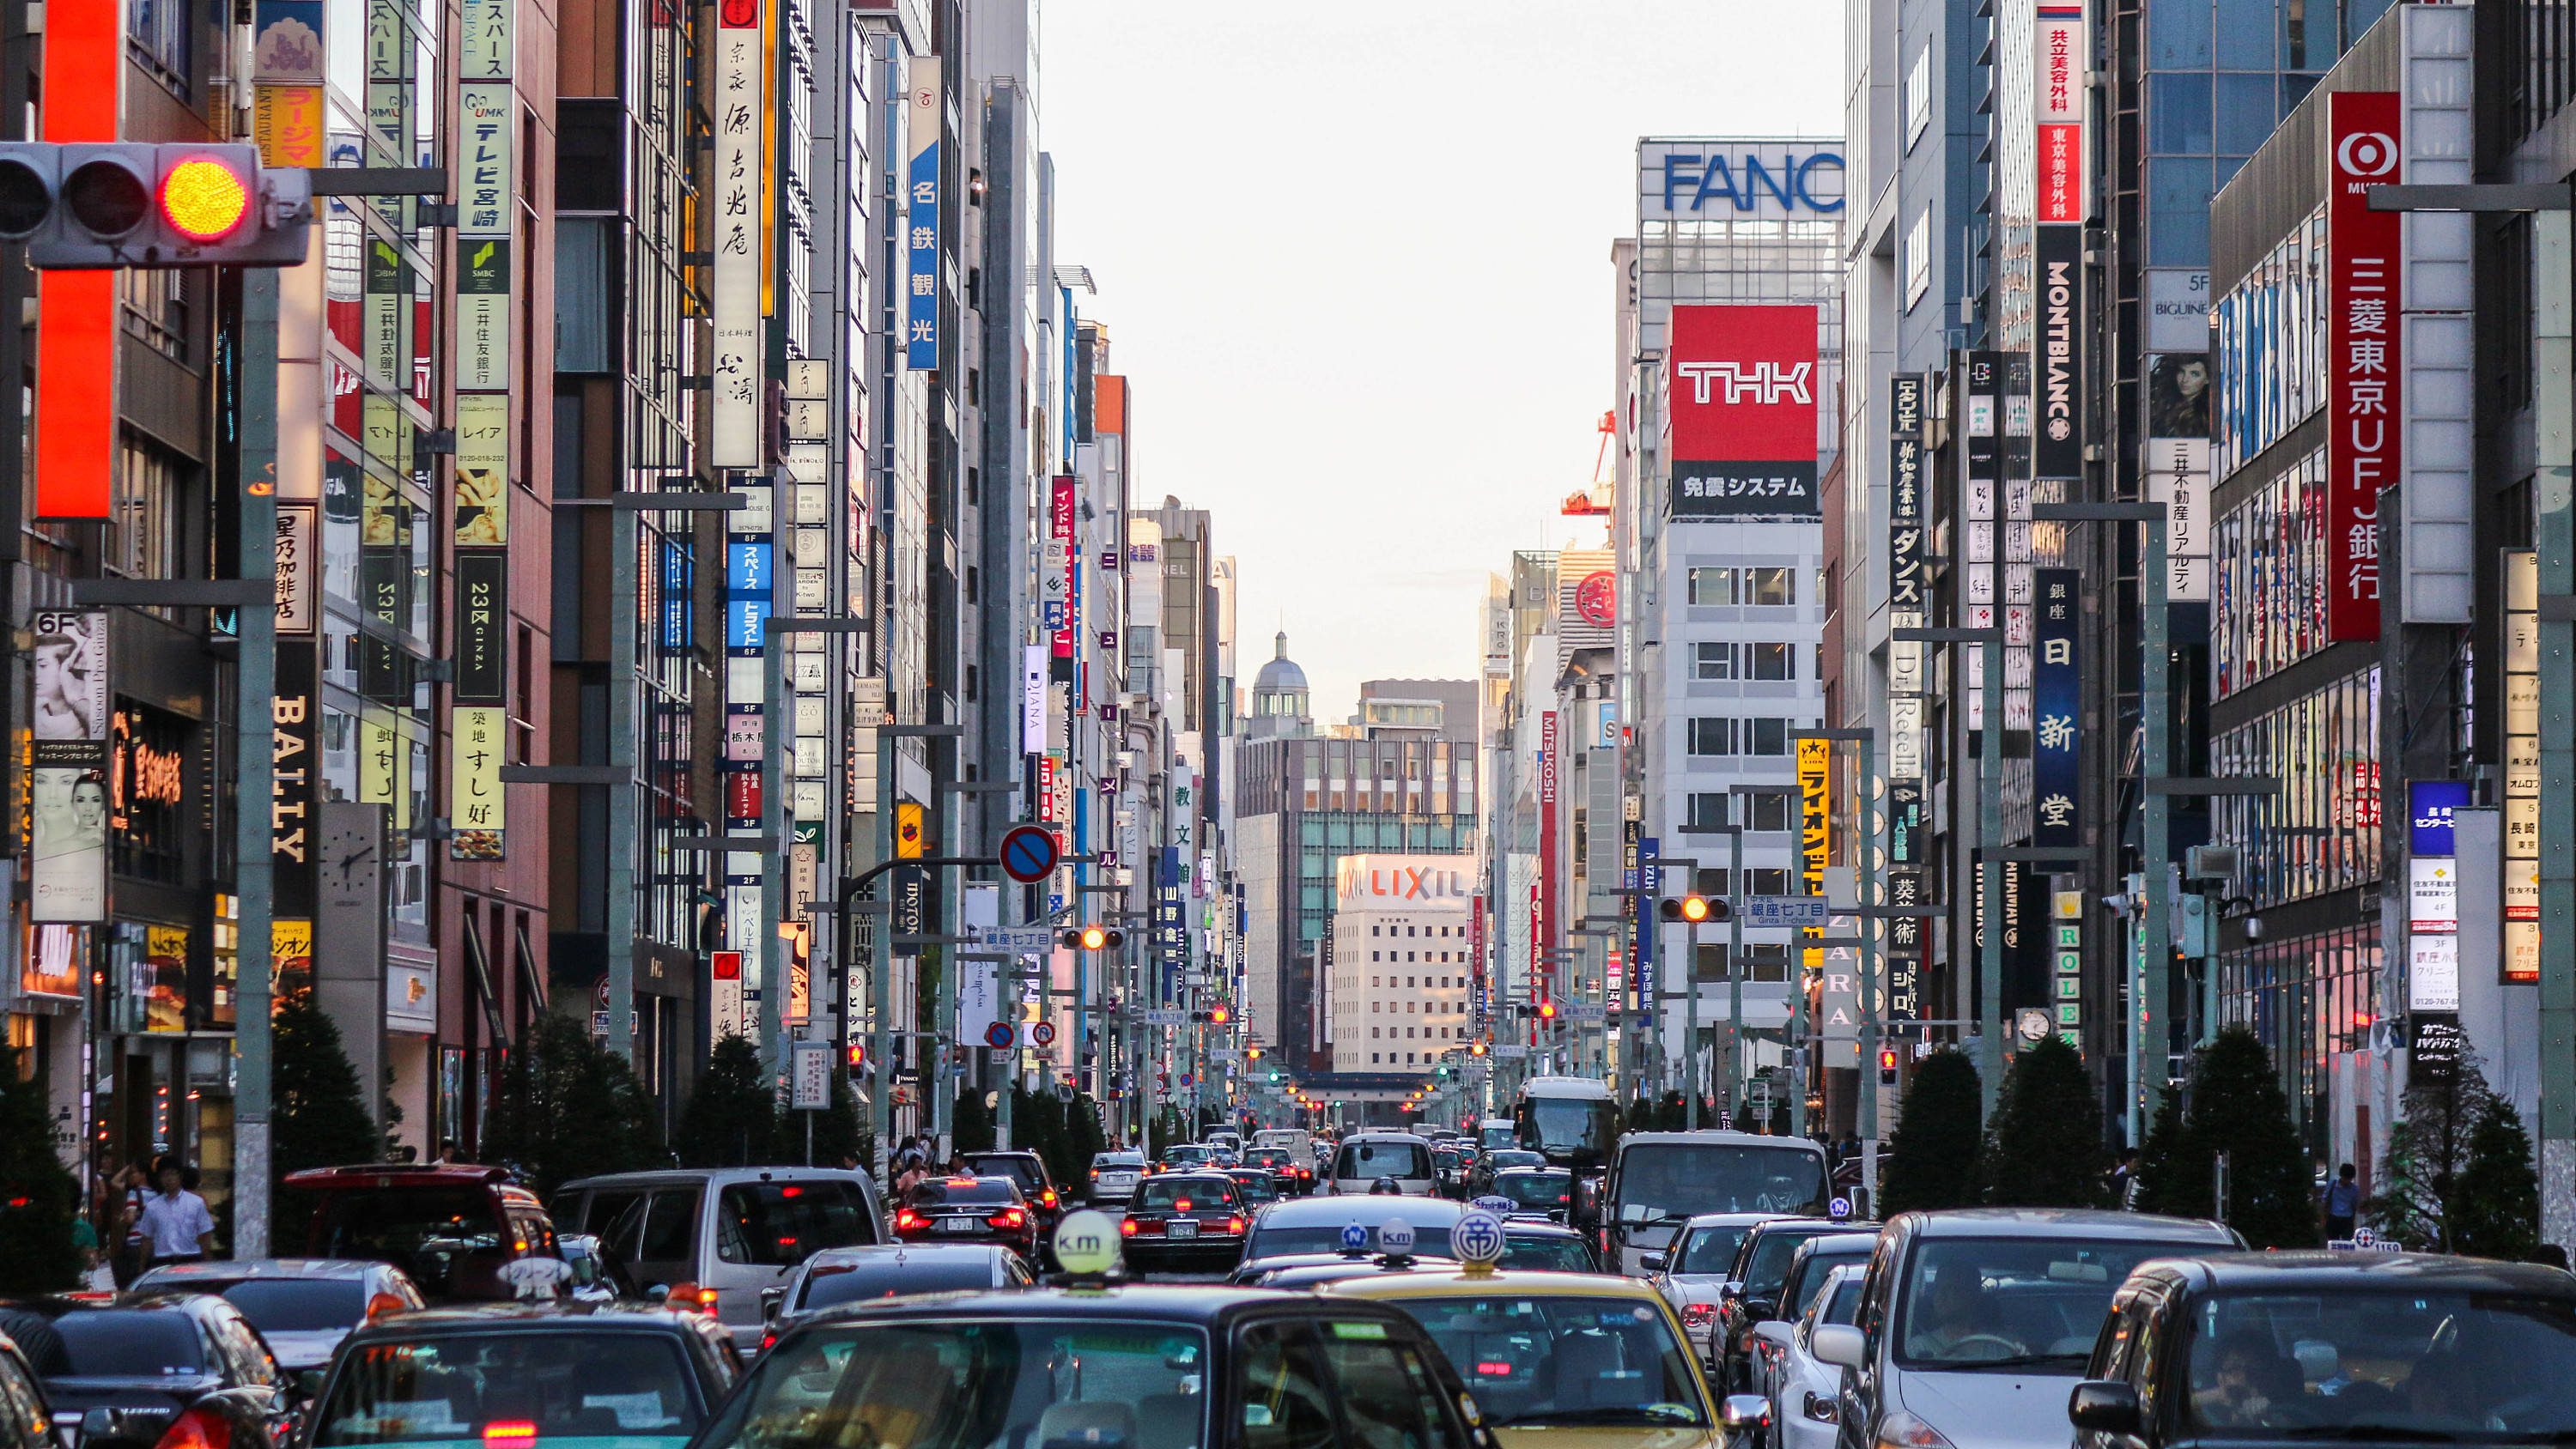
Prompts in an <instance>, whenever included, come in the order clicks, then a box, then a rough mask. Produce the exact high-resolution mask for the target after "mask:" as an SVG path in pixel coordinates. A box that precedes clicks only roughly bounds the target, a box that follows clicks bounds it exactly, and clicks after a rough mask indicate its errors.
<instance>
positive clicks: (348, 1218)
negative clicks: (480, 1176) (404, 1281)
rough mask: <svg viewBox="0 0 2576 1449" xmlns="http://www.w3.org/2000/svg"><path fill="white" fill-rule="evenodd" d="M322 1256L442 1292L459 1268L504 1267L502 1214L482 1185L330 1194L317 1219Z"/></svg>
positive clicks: (316, 1254)
mask: <svg viewBox="0 0 2576 1449" xmlns="http://www.w3.org/2000/svg"><path fill="white" fill-rule="evenodd" d="M314 1246H315V1248H316V1249H317V1250H318V1251H317V1252H316V1253H315V1254H314V1256H316V1257H321V1258H364V1259H374V1260H376V1261H378V1262H383V1263H391V1264H393V1265H394V1266H395V1267H397V1268H400V1269H402V1270H403V1271H404V1272H406V1273H409V1274H410V1275H411V1277H412V1281H413V1282H415V1283H418V1284H419V1285H420V1286H421V1288H422V1290H423V1291H424V1292H427V1293H429V1294H431V1295H432V1296H436V1295H439V1294H443V1293H445V1292H447V1291H448V1290H449V1288H450V1286H451V1285H452V1284H453V1282H454V1280H455V1278H456V1275H457V1270H458V1269H459V1268H462V1267H464V1266H465V1265H466V1264H467V1263H468V1262H469V1261H472V1260H481V1261H482V1262H484V1263H485V1264H487V1265H488V1266H487V1267H486V1268H485V1269H484V1271H486V1272H489V1271H490V1269H491V1268H494V1267H498V1266H499V1265H500V1263H501V1261H502V1257H503V1255H502V1251H501V1215H500V1213H498V1212H497V1211H495V1210H494V1209H493V1206H492V1199H491V1194H490V1193H489V1192H487V1191H486V1190H485V1189H483V1188H481V1187H407V1188H392V1189H388V1190H386V1191H383V1192H349V1193H340V1194H337V1195H335V1196H333V1197H332V1198H331V1200H330V1206H329V1207H328V1208H327V1209H326V1210H325V1216H324V1218H323V1231H322V1241H321V1242H319V1243H317V1244H315V1245H314Z"/></svg>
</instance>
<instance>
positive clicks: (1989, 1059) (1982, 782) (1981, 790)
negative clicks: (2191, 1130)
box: [1887, 504, 2161, 1117]
mask: <svg viewBox="0 0 2576 1449" xmlns="http://www.w3.org/2000/svg"><path fill="white" fill-rule="evenodd" d="M2090 506H2094V505H2086V504H2057V505H2051V504H2033V505H2032V515H2033V516H2034V517H2048V516H2050V515H2049V513H2048V511H2047V510H2049V509H2051V508H2053V507H2064V508H2077V507H2090ZM2111 506H2118V505H2111ZM2159 627H2161V626H2159ZM1887 637H1888V638H1890V639H1892V640H1900V641H1901V640H1911V641H1914V642H1918V643H1924V644H1977V645H1982V646H1983V647H1984V649H1985V671H1984V672H1985V691H1984V693H1985V727H1984V728H1983V729H1981V730H1979V731H1978V732H1977V733H1978V735H1979V741H1978V746H1977V749H1978V755H1979V762H1980V764H1981V766H1982V768H1980V769H1979V770H1978V771H1977V845H1976V849H1977V855H1978V860H1979V867H1978V870H1979V875H1978V879H1979V881H1980V882H1981V883H1982V884H1981V889H1980V890H1979V892H1978V894H1979V895H1980V896H1981V897H1982V898H1983V900H1984V902H1985V910H1984V911H1983V913H1982V914H1981V916H1979V917H1977V918H1978V919H1981V920H1982V922H1983V924H1984V928H1985V929H1984V930H1983V932H1982V933H1981V934H1982V935H1983V936H1984V938H1985V939H1984V941H1983V943H1982V946H1983V949H1981V950H1980V951H1979V952H1978V970H1977V997H1978V1000H1977V1009H1976V1013H1975V1020H1976V1026H1977V1088H1978V1095H1979V1096H1980V1097H1981V1098H1982V1101H1981V1103H1980V1110H1981V1111H1982V1112H1983V1114H1984V1115H1985V1116H1987V1117H1992V1116H1994V1114H1995V1096H1996V1094H1997V1093H1998V1092H1999V1091H2000V1090H2002V1087H2003V1075H2004V1030H2003V1010H2004V1008H2003V999H2004V933H2003V919H2002V917H2003V900H2004V859H2003V837H2004V772H2003V753H2004V748H2003V736H2004V631H2003V630H2001V629H1891V630H1889V631H1888V636H1887Z"/></svg>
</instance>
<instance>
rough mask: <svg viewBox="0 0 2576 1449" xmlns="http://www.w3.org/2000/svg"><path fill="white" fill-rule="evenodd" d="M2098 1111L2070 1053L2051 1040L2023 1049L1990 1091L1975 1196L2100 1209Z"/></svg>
mask: <svg viewBox="0 0 2576 1449" xmlns="http://www.w3.org/2000/svg"><path fill="white" fill-rule="evenodd" d="M2103 1167H2104V1162H2103V1153H2102V1110H2101V1107H2100V1105H2099V1104H2098V1103H2096V1102H2095V1100H2094V1097H2093V1081H2092V1078H2091V1077H2090V1076H2089V1075H2087V1074H2086V1072H2085V1070H2084V1059H2083V1058H2082V1057H2080V1056H2078V1055H2076V1051H2075V1048H2073V1047H2071V1046H2068V1045H2067V1044H2066V1043H2065V1042H2064V1041H2063V1040H2061V1039H2059V1038H2058V1037H2055V1036H2049V1037H2043V1038H2042V1039H2040V1040H2039V1041H2036V1042H2033V1043H2031V1044H2030V1045H2028V1046H2026V1047H2023V1048H2022V1049H2021V1051H2020V1052H2019V1053H2018V1054H2017V1055H2015V1056H2014V1057H2013V1062H2012V1065H2011V1066H2010V1067H2009V1068H2007V1069H2006V1070H2005V1072H2004V1080H2003V1084H2002V1086H2001V1087H2000V1088H1998V1089H1997V1091H1996V1093H1995V1115H1994V1116H1993V1118H1992V1119H1990V1120H1989V1121H1988V1122H1987V1123H1986V1138H1985V1145H1984V1149H1983V1151H1981V1152H1980V1153H1979V1154H1978V1157H1977V1198H1978V1201H1980V1202H1983V1203H1985V1204H1987V1205H1988V1206H1992V1207H2065V1208H2079V1207H2099V1206H2100V1205H2101V1202H2102V1194H2103V1188H2102V1178H2103Z"/></svg>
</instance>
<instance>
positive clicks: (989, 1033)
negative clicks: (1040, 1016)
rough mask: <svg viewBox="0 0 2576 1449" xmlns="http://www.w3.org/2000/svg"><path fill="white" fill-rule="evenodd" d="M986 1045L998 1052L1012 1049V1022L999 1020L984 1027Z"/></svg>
mask: <svg viewBox="0 0 2576 1449" xmlns="http://www.w3.org/2000/svg"><path fill="white" fill-rule="evenodd" d="M1041 1024H1043V1023H1041ZM984 1045H986V1046H988V1047H991V1048H992V1049H993V1050H995V1051H997V1052H999V1051H1008V1050H1010V1047H1011V1024H1010V1023H1009V1022H1007V1021H997V1022H994V1023H993V1024H992V1025H991V1026H988V1027H986V1028H984Z"/></svg>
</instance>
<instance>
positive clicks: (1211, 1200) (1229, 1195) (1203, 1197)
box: [1136, 1177, 1242, 1213]
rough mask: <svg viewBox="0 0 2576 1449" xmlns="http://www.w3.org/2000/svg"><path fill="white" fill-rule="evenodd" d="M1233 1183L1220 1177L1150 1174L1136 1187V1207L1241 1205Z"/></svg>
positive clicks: (1168, 1209) (1180, 1208)
mask: <svg viewBox="0 0 2576 1449" xmlns="http://www.w3.org/2000/svg"><path fill="white" fill-rule="evenodd" d="M1241 1203H1242V1200H1241V1199H1240V1198H1239V1197H1237V1196H1236V1195H1235V1190H1234V1183H1233V1182H1232V1181H1231V1180H1229V1179H1226V1178H1220V1177H1149V1178H1147V1179H1145V1185H1144V1186H1143V1187H1140V1188H1138V1189H1137V1190H1136V1206H1138V1207H1139V1208H1143V1209H1145V1210H1146V1211H1148V1212H1153V1211H1161V1212H1183V1213H1185V1212H1192V1211H1195V1210H1197V1209H1200V1208H1230V1207H1238V1206H1240V1205H1241Z"/></svg>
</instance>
